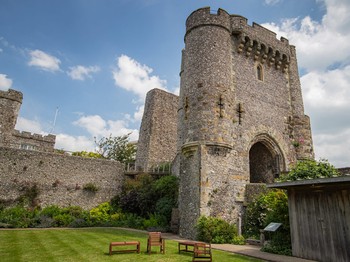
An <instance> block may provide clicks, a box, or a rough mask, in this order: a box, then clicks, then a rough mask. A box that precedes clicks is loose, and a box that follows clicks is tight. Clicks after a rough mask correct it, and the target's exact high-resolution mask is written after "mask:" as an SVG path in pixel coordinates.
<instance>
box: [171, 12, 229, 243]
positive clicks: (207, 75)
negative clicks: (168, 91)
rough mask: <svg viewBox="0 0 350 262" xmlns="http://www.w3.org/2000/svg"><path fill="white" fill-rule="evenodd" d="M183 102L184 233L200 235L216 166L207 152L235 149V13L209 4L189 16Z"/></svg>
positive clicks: (180, 112)
mask: <svg viewBox="0 0 350 262" xmlns="http://www.w3.org/2000/svg"><path fill="white" fill-rule="evenodd" d="M180 75H181V90H180V104H179V107H180V108H179V112H178V114H179V123H181V125H180V128H179V129H178V135H179V138H178V139H179V144H178V145H179V152H180V154H181V160H180V180H181V183H180V200H179V209H180V234H182V235H183V236H192V237H193V236H194V234H195V233H194V227H193V225H194V224H195V223H196V220H197V219H198V217H199V215H200V214H207V215H209V213H208V206H207V201H208V193H209V191H208V190H211V188H212V186H213V185H212V184H211V183H210V182H209V181H208V179H207V176H208V172H210V170H206V169H205V167H204V166H203V165H202V162H203V157H205V155H206V154H207V153H209V154H211V155H217V154H218V155H226V154H227V152H228V151H229V150H231V149H232V141H233V139H232V138H233V137H232V125H233V119H234V111H235V105H234V100H235V99H234V96H235V92H234V85H233V81H234V79H233V71H232V44H231V24H230V15H229V14H228V13H227V12H226V11H224V10H222V9H219V10H218V12H217V14H211V13H210V9H209V7H207V8H202V9H199V10H197V11H195V12H193V13H192V14H191V15H190V16H189V17H188V19H187V21H186V35H185V49H184V51H183V58H182V69H181V73H180Z"/></svg>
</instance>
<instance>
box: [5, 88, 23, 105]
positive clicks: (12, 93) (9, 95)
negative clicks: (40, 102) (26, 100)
mask: <svg viewBox="0 0 350 262" xmlns="http://www.w3.org/2000/svg"><path fill="white" fill-rule="evenodd" d="M0 99H8V100H12V101H16V102H18V103H21V104H22V100H23V94H22V93H21V92H19V91H16V90H13V89H9V90H8V91H1V90H0Z"/></svg>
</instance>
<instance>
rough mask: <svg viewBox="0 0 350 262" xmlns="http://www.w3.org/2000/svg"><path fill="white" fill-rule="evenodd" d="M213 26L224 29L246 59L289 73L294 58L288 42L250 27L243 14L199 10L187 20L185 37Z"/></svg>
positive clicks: (262, 30) (272, 33)
mask: <svg viewBox="0 0 350 262" xmlns="http://www.w3.org/2000/svg"><path fill="white" fill-rule="evenodd" d="M204 26H211V27H216V28H218V27H219V28H222V29H224V30H226V31H227V33H228V34H229V35H230V36H231V37H232V39H233V41H234V42H235V49H236V51H237V52H238V53H242V54H245V55H246V56H247V57H251V58H253V59H254V60H255V61H259V62H260V63H261V64H264V63H266V64H267V65H268V66H275V67H276V69H282V70H283V72H286V71H287V70H288V66H289V63H290V58H291V57H292V56H294V53H293V51H291V46H290V45H289V41H288V39H286V38H284V37H281V38H280V39H277V37H276V36H277V35H276V33H275V32H272V31H271V30H269V29H267V28H265V27H263V26H261V25H259V24H257V23H255V22H253V23H252V25H249V24H248V19H247V18H245V17H243V16H240V15H230V14H228V13H227V12H226V11H225V10H223V9H218V11H217V13H213V12H212V11H211V10H210V7H204V8H200V9H198V10H196V11H194V12H192V13H191V15H190V16H189V17H188V18H187V21H186V35H185V41H186V36H187V35H188V34H189V33H191V32H192V30H193V29H196V28H199V27H204Z"/></svg>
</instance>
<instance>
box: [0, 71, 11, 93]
mask: <svg viewBox="0 0 350 262" xmlns="http://www.w3.org/2000/svg"><path fill="white" fill-rule="evenodd" d="M11 87H12V80H11V79H10V78H7V75H5V74H0V90H2V91H7V90H9V89H10V88H11Z"/></svg>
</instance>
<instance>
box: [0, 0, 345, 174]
mask: <svg viewBox="0 0 350 262" xmlns="http://www.w3.org/2000/svg"><path fill="white" fill-rule="evenodd" d="M204 6H210V7H211V9H213V10H217V9H218V8H223V9H225V10H226V11H227V12H229V13H231V14H239V15H242V16H244V17H246V18H248V21H249V23H250V24H251V23H252V22H257V23H259V24H262V25H264V26H266V27H268V28H270V29H272V30H273V31H275V32H277V33H278V35H279V36H281V35H282V36H284V37H287V38H288V39H289V41H290V43H291V44H293V45H296V47H297V54H298V62H299V69H300V76H301V82H302V89H303V96H304V104H305V112H306V114H308V115H309V116H310V117H311V123H312V131H313V139H314V146H315V152H316V158H317V159H318V158H326V159H328V160H329V161H330V162H331V163H333V164H334V165H336V166H338V167H344V166H350V114H349V112H350V103H349V99H350V18H349V16H348V14H349V13H350V1H348V0H303V1H300V0H265V1H264V0H259V1H258V0H244V1H243V0H241V1H239V0H235V1H234V0H230V1H229V0H226V1H224V0H216V1H214V0H190V1H189V0H0V89H1V90H7V89H8V88H12V89H16V90H19V91H21V92H23V95H24V100H23V104H22V107H21V110H20V116H19V119H18V122H17V126H16V128H17V129H19V130H26V131H31V132H35V133H43V134H46V133H49V132H53V133H54V134H56V135H57V138H56V148H59V149H61V148H63V149H66V150H69V151H78V150H89V151H91V150H93V149H94V137H101V136H109V134H112V135H122V134H125V133H128V132H132V135H131V138H132V139H133V140H137V138H138V129H139V126H140V121H141V117H142V112H143V104H144V98H145V94H146V93H147V91H149V90H150V89H152V88H162V89H166V90H168V91H169V92H174V93H176V92H178V89H179V85H180V79H179V70H180V61H181V50H182V48H183V47H184V42H183V39H184V33H185V21H186V18H187V17H188V15H189V14H190V13H191V12H192V11H194V10H196V9H198V8H201V7H204ZM57 109H58V110H57ZM56 111H57V118H56V122H55V125H54V119H55V114H56Z"/></svg>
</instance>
